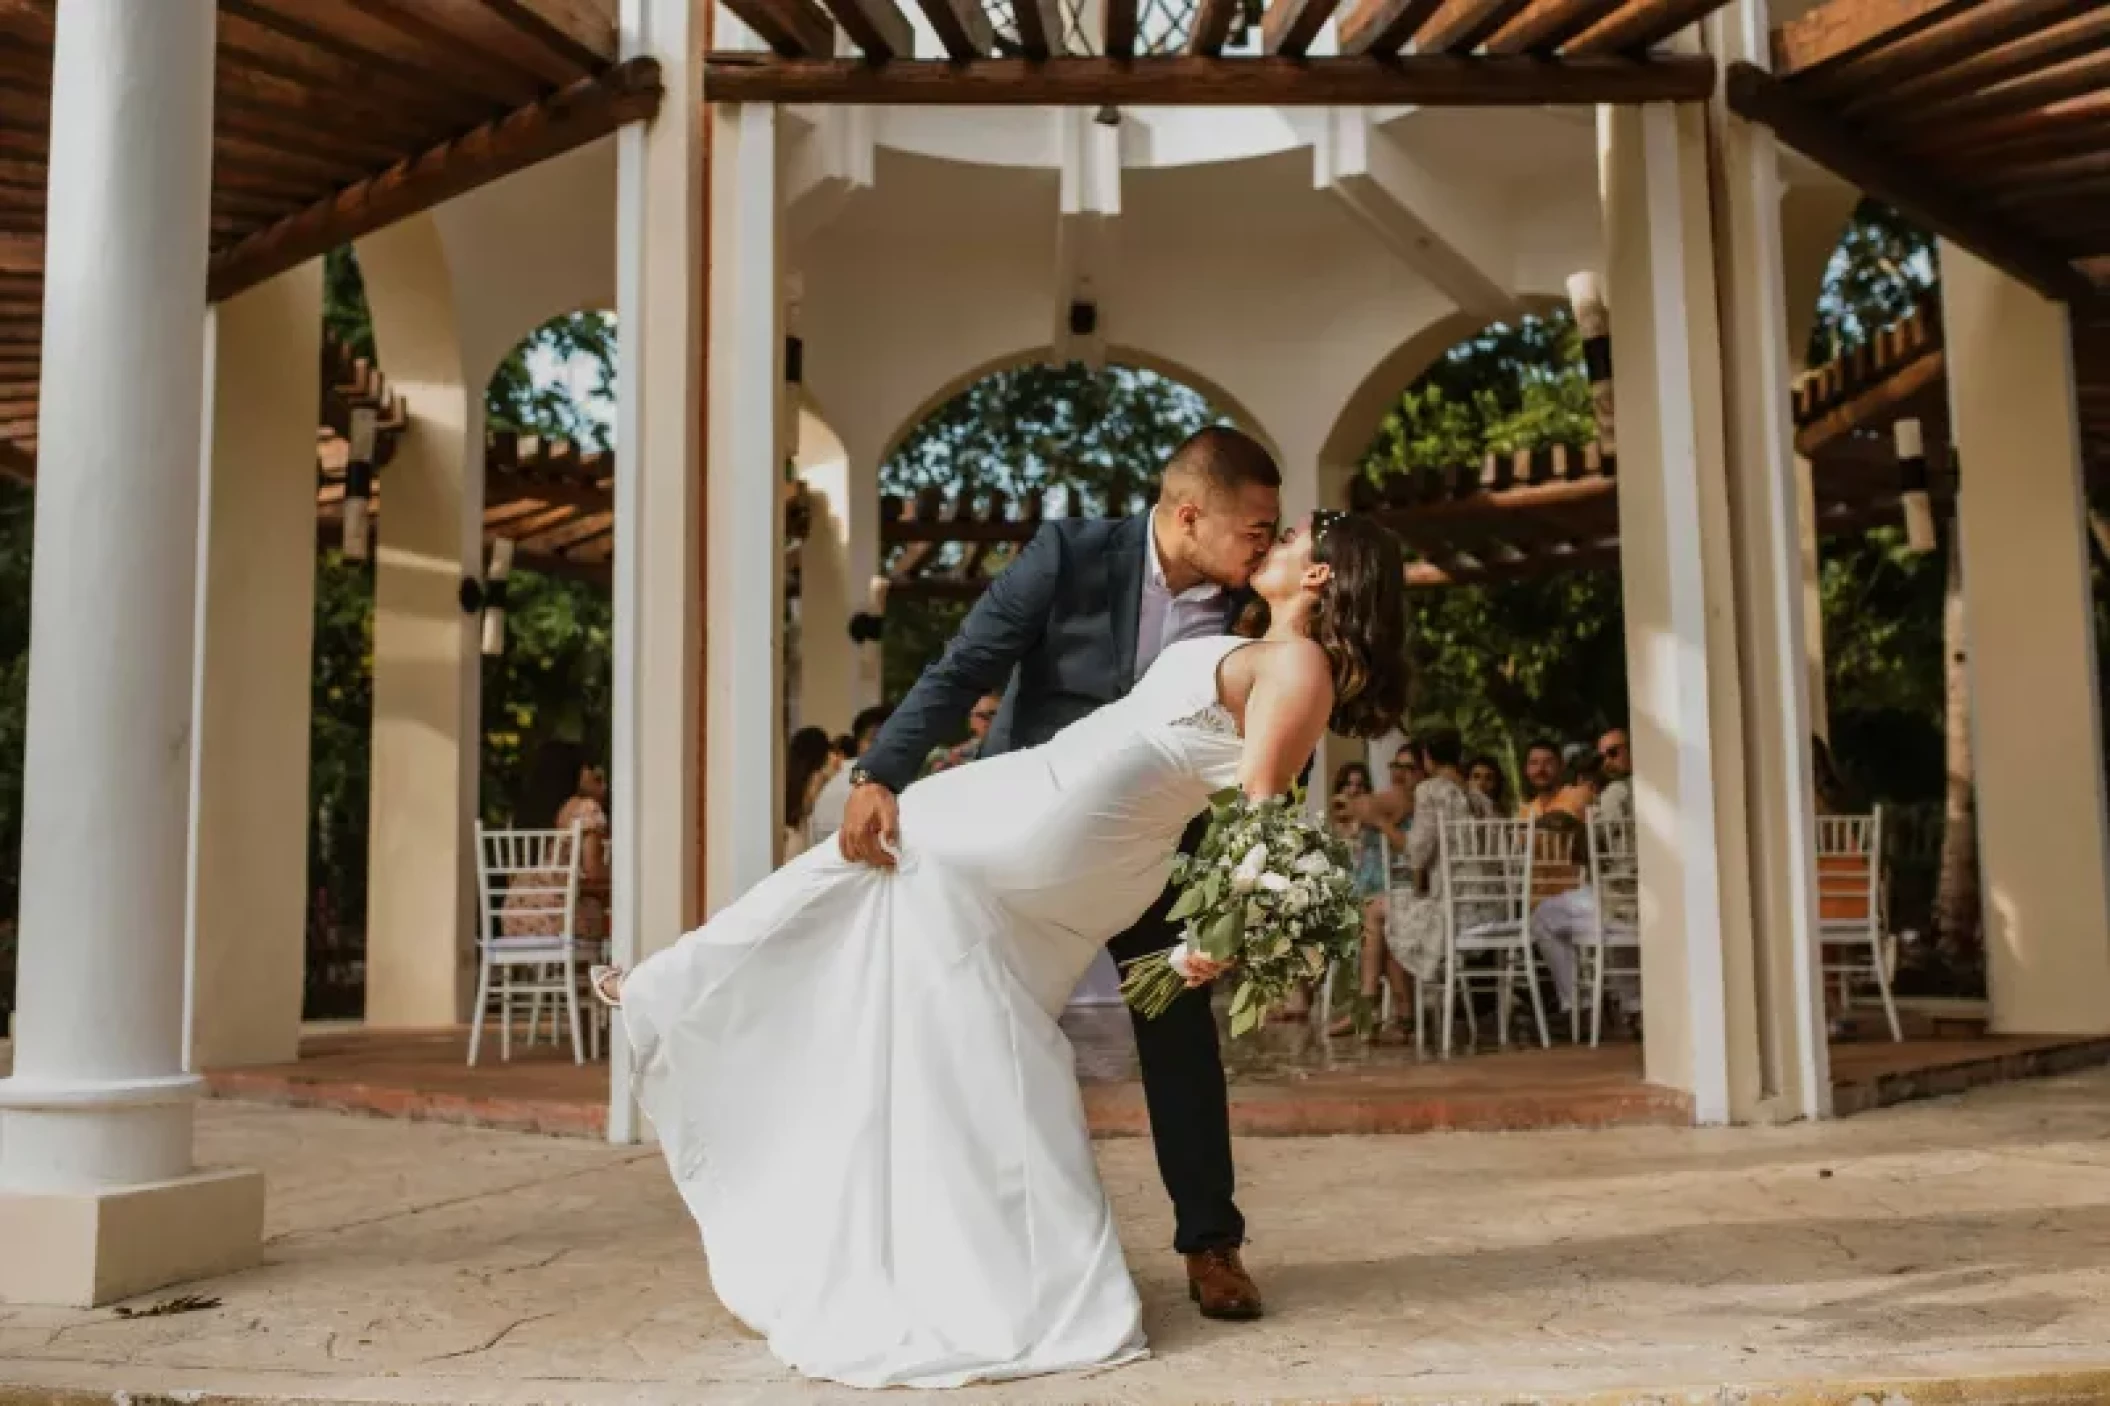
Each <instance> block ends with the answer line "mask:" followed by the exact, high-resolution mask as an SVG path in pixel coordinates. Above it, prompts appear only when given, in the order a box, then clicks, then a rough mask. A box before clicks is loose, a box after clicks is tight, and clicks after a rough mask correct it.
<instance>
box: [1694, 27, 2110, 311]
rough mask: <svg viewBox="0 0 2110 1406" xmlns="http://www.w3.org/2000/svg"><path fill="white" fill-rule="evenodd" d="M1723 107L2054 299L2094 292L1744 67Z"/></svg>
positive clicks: (2015, 232) (1932, 181)
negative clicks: (1754, 122) (1727, 104)
mask: <svg viewBox="0 0 2110 1406" xmlns="http://www.w3.org/2000/svg"><path fill="white" fill-rule="evenodd" d="M1727 83H1728V95H1729V105H1730V107H1731V108H1733V109H1734V110H1735V111H1736V112H1737V113H1739V114H1740V115H1742V116H1743V117H1745V118H1748V119H1750V120H1752V121H1757V122H1763V123H1765V124H1766V125H1767V126H1769V127H1771V128H1773V130H1774V131H1775V132H1777V133H1779V134H1780V136H1781V137H1782V138H1783V139H1785V140H1786V141H1787V142H1788V144H1789V145H1791V146H1793V147H1795V148H1796V149H1797V150H1799V151H1801V152H1802V153H1803V154H1804V155H1806V156H1809V157H1810V158H1811V159H1812V160H1815V161H1818V162H1820V163H1822V164H1823V165H1825V166H1827V167H1829V168H1830V169H1831V170H1832V171H1833V173H1834V174H1836V175H1838V176H1840V177H1841V178H1843V179H1845V180H1847V181H1850V182H1851V183H1853V184H1854V185H1857V186H1859V187H1860V188H1861V189H1863V190H1865V191H1867V192H1868V193H1869V194H1870V195H1873V196H1875V197H1876V198H1877V199H1879V200H1884V201H1887V202H1888V203H1889V204H1891V205H1892V206H1894V207H1896V208H1897V209H1898V210H1899V212H1901V213H1902V214H1904V215H1905V216H1906V217H1907V218H1909V219H1913V220H1917V221H1918V222H1919V223H1920V224H1922V225H1925V226H1926V227H1927V228H1928V229H1929V230H1932V231H1933V232H1934V233H1936V234H1939V235H1943V236H1945V237H1947V238H1950V239H1954V240H1956V241H1957V242H1958V243H1959V244H1962V245H1964V246H1965V247H1967V248H1970V249H1973V250H1976V251H1977V252H1978V253H1980V254H1981V255H1983V256H1984V257H1986V258H1987V259H1989V260H1991V261H1992V262H1993V263H1995V264H1996V265H1998V266H2000V267H2001V268H2003V269H2005V270H2006V271H2007V272H2009V273H2011V274H2013V275H2014V276H2016V277H2017V278H2020V279H2022V280H2023V281H2024V282H2026V283H2029V284H2031V285H2033V286H2034V287H2036V288H2037V289H2038V290H2039V291H2040V292H2043V293H2045V294H2047V295H2049V296H2051V297H2055V298H2068V299H2078V300H2086V299H2088V298H2090V297H2092V296H2093V294H2094V291H2095V286H2094V284H2093V283H2091V282H2090V281H2089V280H2088V279H2087V278H2085V277H2084V276H2082V275H2081V274H2080V273H2079V272H2078V271H2076V270H2075V268H2074V267H2073V265H2072V263H2070V262H2069V261H2068V260H2066V259H2064V258H2061V257H2060V256H2059V255H2058V254H2057V253H2056V252H2055V251H2053V250H2052V249H2050V248H2048V247H2047V246H2046V245H2044V244H2043V243H2042V242H2040V241H2039V240H2038V239H2037V238H2036V237H2035V236H2033V235H2032V234H2030V233H2029V232H2028V230H2027V229H2025V228H2021V227H2018V226H2015V225H2012V224H2009V223H2006V222H2003V221H2001V220H1999V219H1998V218H1997V217H1995V216H1993V215H1992V214H1991V213H1990V212H1988V211H1987V210H1986V209H1984V208H1983V207H1982V206H1981V205H1979V204H1978V203H1976V202H1974V201H1971V200H1970V199H1968V198H1966V197H1964V196H1962V195H1960V194H1958V193H1956V192H1954V191H1952V190H1951V189H1949V188H1947V187H1946V186H1944V185H1943V184H1941V183H1940V182H1939V179H1938V178H1937V177H1936V176H1935V174H1934V173H1932V172H1930V171H1929V170H1928V169H1927V168H1926V167H1925V166H1924V165H1921V164H1919V163H1913V162H1909V161H1902V160H1900V159H1899V158H1898V157H1897V156H1896V154H1895V153H1892V152H1889V151H1886V150H1883V149H1881V148H1879V147H1875V146H1872V145H1870V144H1868V143H1867V142H1866V141H1864V140H1861V139H1858V138H1856V137H1854V136H1853V135H1851V134H1849V133H1847V132H1845V131H1843V130H1841V128H1840V127H1839V126H1838V125H1837V124H1835V123H1832V122H1830V121H1828V120H1827V119H1826V118H1825V117H1824V115H1823V114H1822V113H1821V112H1819V111H1818V110H1816V109H1814V108H1812V107H1811V106H1810V105H1809V104H1807V103H1806V102H1804V100H1803V99H1802V98H1800V97H1799V96H1797V95H1796V94H1795V93H1794V92H1793V90H1792V89H1791V88H1790V86H1789V85H1788V84H1786V83H1783V82H1781V81H1780V80H1778V79H1776V78H1774V77H1773V76H1772V75H1770V74H1768V73H1766V72H1765V71H1764V70H1762V69H1759V68H1756V67H1754V66H1752V65H1750V64H1742V63H1739V64H1732V65H1730V67H1729V72H1728V75H1727Z"/></svg>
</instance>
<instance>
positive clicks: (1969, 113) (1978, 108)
mask: <svg viewBox="0 0 2110 1406" xmlns="http://www.w3.org/2000/svg"><path fill="white" fill-rule="evenodd" d="M2106 88H2110V52H2105V51H2103V50H2102V49H2101V48H2100V47H2098V48H2097V50H2096V52H2095V53H2093V54H2092V55H2084V56H2081V57H2079V58H2077V59H2074V60H2071V61H2068V62H2066V63H2061V64H2058V65H2055V66H2054V67H2051V68H2049V69H2038V70H2034V71H2032V72H2030V73H2028V74H2026V75H2024V76H2021V77H2017V78H2014V79H2012V80H2010V81H2008V82H2005V83H2002V84H2000V85H1998V86H1997V87H1993V88H1988V89H1985V90H1984V91H1981V92H1976V93H1967V94H1959V95H1957V96H1955V97H1953V98H1943V99H1941V100H1939V101H1936V102H1931V103H1926V104H1923V105H1921V106H1920V107H1919V108H1917V109H1916V110H1915V111H1914V112H1913V115H1912V120H1913V121H1915V122H1918V123H1933V122H1935V121H1942V122H1949V123H1969V122H1983V121H1988V120H1990V119H1992V118H1995V117H2006V116H2008V115H2010V114H2013V113H2022V112H2029V111H2031V110H2032V109H2035V108H2043V107H2050V106H2052V105H2053V104H2055V103H2061V102H2065V101H2067V100H2068V99H2070V98H2080V97H2087V96H2089V95H2091V94H2094V93H2100V92H2102V91H2104V90H2105V89H2106Z"/></svg>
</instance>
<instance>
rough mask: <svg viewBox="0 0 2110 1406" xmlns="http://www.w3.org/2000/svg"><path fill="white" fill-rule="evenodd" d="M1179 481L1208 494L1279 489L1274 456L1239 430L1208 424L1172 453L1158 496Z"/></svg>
mask: <svg viewBox="0 0 2110 1406" xmlns="http://www.w3.org/2000/svg"><path fill="white" fill-rule="evenodd" d="M1182 479H1184V480H1186V481H1187V482H1188V483H1191V484H1196V485H1199V486H1202V487H1205V488H1206V489H1207V490H1208V492H1210V493H1211V494H1235V493H1238V492H1241V491H1243V490H1245V489H1247V488H1255V487H1258V488H1280V487H1281V486H1282V470H1281V469H1279V468H1277V467H1276V466H1275V456H1274V455H1272V454H1270V453H1268V452H1267V450H1266V448H1265V447H1263V446H1262V445H1261V443H1260V441H1259V440H1257V439H1255V438H1253V437H1252V436H1251V435H1249V434H1247V433H1245V432H1244V431H1243V430H1234V429H1232V428H1231V427H1230V426H1229V425H1209V426H1207V427H1205V428H1203V429H1199V430H1196V431H1195V432H1194V433H1193V434H1191V435H1189V436H1187V440H1186V442H1185V443H1184V444H1182V445H1180V447H1179V448H1177V449H1175V450H1173V451H1172V457H1171V458H1170V459H1167V460H1166V461H1165V482H1164V487H1162V488H1161V489H1160V493H1161V494H1162V493H1163V492H1164V491H1165V489H1166V488H1170V487H1171V486H1172V485H1173V484H1174V483H1175V482H1176V481H1177V480H1182Z"/></svg>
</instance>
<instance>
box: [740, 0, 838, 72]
mask: <svg viewBox="0 0 2110 1406" xmlns="http://www.w3.org/2000/svg"><path fill="white" fill-rule="evenodd" d="M725 7H726V8H727V9H728V10H731V11H732V12H733V13H734V14H735V15H738V16H739V17H740V22H741V23H742V24H744V25H746V26H747V27H748V28H749V29H752V30H753V31H754V32H755V33H756V34H758V35H760V36H761V37H762V42H763V43H765V44H767V45H768V46H769V47H770V48H772V49H774V50H776V51H777V52H778V53H780V54H783V55H786V56H787V57H790V58H802V57H803V58H824V57H826V56H827V55H829V54H832V53H834V52H835V25H834V24H833V23H831V22H830V21H829V19H828V15H827V12H826V11H824V10H822V9H821V7H820V6H818V5H816V4H814V3H813V0H725Z"/></svg>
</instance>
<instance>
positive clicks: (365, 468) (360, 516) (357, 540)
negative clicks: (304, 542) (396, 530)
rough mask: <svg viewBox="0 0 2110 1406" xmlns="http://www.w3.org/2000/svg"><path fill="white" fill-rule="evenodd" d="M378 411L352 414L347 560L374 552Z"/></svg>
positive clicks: (362, 409) (361, 558) (362, 410)
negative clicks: (375, 440)
mask: <svg viewBox="0 0 2110 1406" xmlns="http://www.w3.org/2000/svg"><path fill="white" fill-rule="evenodd" d="M375 420H376V416H375V413H374V408H373V407H372V406H370V405H362V406H359V407H358V408H356V409H355V410H353V411H352V424H351V435H350V436H349V440H348V443H349V446H350V452H349V455H348V457H347V458H346V460H345V465H344V539H343V547H344V558H345V560H346V561H365V560H366V559H367V555H368V553H369V551H370V550H371V544H372V538H373V508H374V424H375Z"/></svg>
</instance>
